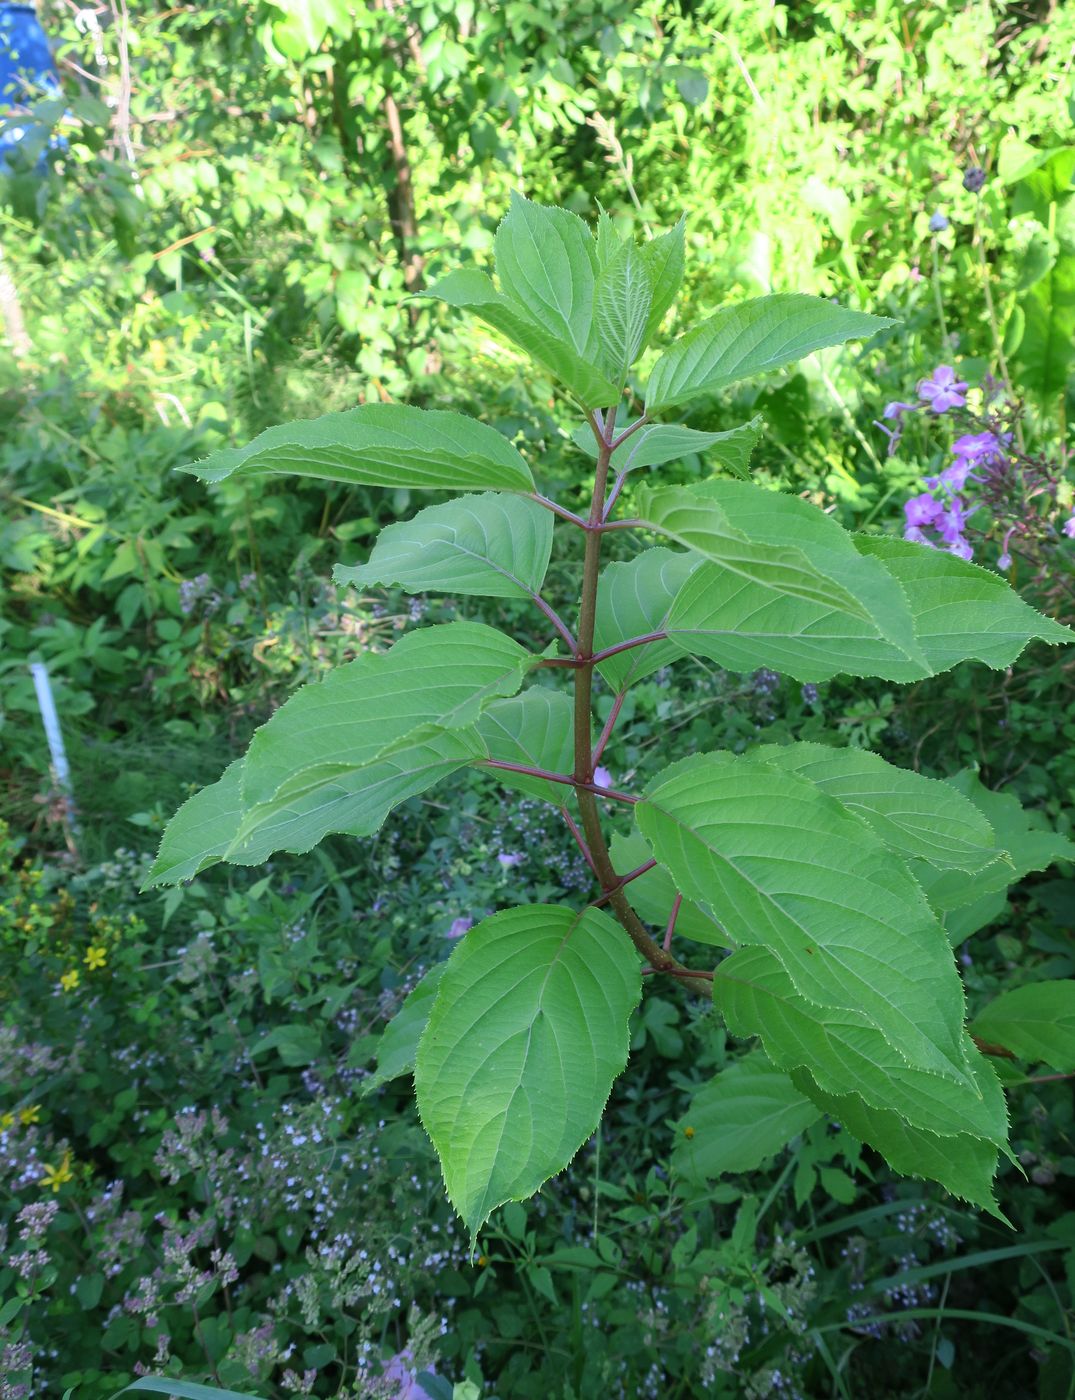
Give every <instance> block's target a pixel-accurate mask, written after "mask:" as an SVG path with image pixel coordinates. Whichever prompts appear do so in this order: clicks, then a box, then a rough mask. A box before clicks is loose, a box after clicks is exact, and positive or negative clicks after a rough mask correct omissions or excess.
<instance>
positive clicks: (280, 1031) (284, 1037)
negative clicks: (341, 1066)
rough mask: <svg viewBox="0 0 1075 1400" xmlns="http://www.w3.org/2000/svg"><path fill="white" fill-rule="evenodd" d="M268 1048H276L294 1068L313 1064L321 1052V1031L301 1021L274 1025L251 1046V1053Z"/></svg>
mask: <svg viewBox="0 0 1075 1400" xmlns="http://www.w3.org/2000/svg"><path fill="white" fill-rule="evenodd" d="M266 1050H275V1051H276V1052H277V1053H278V1054H279V1056H280V1058H281V1060H283V1062H284V1064H285V1065H291V1066H292V1067H293V1068H297V1067H298V1066H299V1065H308V1064H311V1063H312V1062H313V1061H314V1060H316V1059H317V1057H318V1056H319V1055H320V1054H321V1031H320V1030H319V1029H318V1028H317V1027H316V1026H306V1025H303V1024H301V1023H300V1022H295V1023H293V1024H291V1025H285V1026H274V1027H273V1029H272V1030H271V1031H269V1033H268V1034H267V1035H263V1036H262V1037H261V1039H260V1040H258V1041H257V1042H256V1043H255V1044H254V1045H253V1046H251V1049H250V1053H251V1055H262V1054H264V1052H265V1051H266Z"/></svg>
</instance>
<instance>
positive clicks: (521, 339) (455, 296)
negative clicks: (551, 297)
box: [422, 269, 620, 485]
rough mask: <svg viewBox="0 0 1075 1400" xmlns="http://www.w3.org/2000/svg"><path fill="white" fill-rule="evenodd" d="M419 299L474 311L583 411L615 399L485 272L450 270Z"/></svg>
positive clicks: (599, 376) (600, 378)
mask: <svg viewBox="0 0 1075 1400" xmlns="http://www.w3.org/2000/svg"><path fill="white" fill-rule="evenodd" d="M422 295H423V296H427V297H433V298H435V299H436V300H438V301H443V302H445V303H446V304H447V305H449V306H457V307H459V308H460V309H461V310H464V311H471V312H473V314H474V315H475V316H477V317H479V318H480V319H481V320H483V321H484V322H485V323H486V324H487V325H490V326H493V327H494V328H495V329H496V330H498V331H500V333H501V334H502V335H504V336H506V337H507V338H508V340H510V341H511V342H512V344H514V345H517V346H518V347H519V349H520V350H523V351H525V352H526V354H527V355H529V356H530V358H531V359H532V360H534V361H536V362H537V363H538V364H539V365H542V366H544V368H545V369H547V370H548V371H549V372H550V373H551V374H552V375H554V376H555V377H556V378H557V379H558V380H559V381H560V382H561V384H563V385H565V386H566V388H568V389H570V391H571V392H572V393H573V394H574V395H575V397H576V398H577V399H578V401H579V402H580V403H581V404H582V406H583V407H584V408H604V407H606V406H607V405H610V404H614V403H616V401H617V399H618V398H619V394H620V391H619V388H618V386H617V385H615V384H613V383H612V382H611V380H609V379H608V378H607V376H605V375H604V374H603V373H602V372H601V371H600V370H598V369H595V368H594V366H593V365H591V364H588V363H587V361H586V360H585V359H584V358H583V356H582V355H580V354H579V353H578V351H577V350H575V349H574V348H573V347H572V346H571V345H570V344H569V343H568V342H567V341H564V340H562V339H559V338H558V337H557V336H556V335H555V334H554V333H553V332H552V331H551V330H549V329H548V328H547V327H546V326H544V325H541V324H539V323H538V322H537V321H535V320H534V319H533V318H532V317H531V316H530V315H529V314H528V313H527V312H526V311H524V310H523V308H522V307H521V306H518V305H516V303H515V302H513V301H510V300H509V299H508V298H507V297H504V296H501V295H500V293H499V292H498V291H497V290H496V288H495V287H494V286H493V281H492V278H491V277H489V276H488V275H487V274H486V273H484V272H478V271H475V270H471V269H465V270H462V271H459V272H451V273H449V274H448V276H447V277H442V278H441V280H440V281H439V282H437V283H436V284H435V286H433V287H430V289H429V291H427V292H423V293H422ZM481 484H483V485H484V484H487V483H481Z"/></svg>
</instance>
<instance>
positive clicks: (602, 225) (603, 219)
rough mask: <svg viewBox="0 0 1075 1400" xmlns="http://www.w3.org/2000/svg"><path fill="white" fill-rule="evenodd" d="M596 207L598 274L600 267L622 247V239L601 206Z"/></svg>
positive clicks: (604, 265)
mask: <svg viewBox="0 0 1075 1400" xmlns="http://www.w3.org/2000/svg"><path fill="white" fill-rule="evenodd" d="M597 207H598V214H597V249H596V253H597V271H598V274H599V275H600V273H601V271H602V269H604V268H606V267H607V266H608V265H609V263H610V262H611V261H612V259H613V258H614V257H615V256H616V254H617V253H618V252H619V250H620V249H621V248H622V247H623V240H622V239H621V238H620V236H619V234H618V233H617V232H616V226H615V224H614V223H613V222H612V220H611V219H610V218H609V216H608V215H607V214H606V213H605V211H604V210H603V209H602V208H601V206H600V205H598V206H597Z"/></svg>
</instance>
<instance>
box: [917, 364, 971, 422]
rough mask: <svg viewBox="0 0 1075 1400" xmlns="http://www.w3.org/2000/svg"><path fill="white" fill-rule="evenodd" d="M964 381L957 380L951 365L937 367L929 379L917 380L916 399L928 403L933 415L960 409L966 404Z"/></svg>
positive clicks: (965, 384)
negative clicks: (951, 409)
mask: <svg viewBox="0 0 1075 1400" xmlns="http://www.w3.org/2000/svg"><path fill="white" fill-rule="evenodd" d="M966 388H967V383H966V380H963V379H957V378H956V372H955V370H954V369H953V368H952V366H951V365H938V366H937V368H936V369H935V370H934V371H933V374H932V375H931V376H930V378H929V379H922V380H919V384H918V397H919V398H920V399H921V400H922V402H923V403H928V404H929V406H930V410H931V411H932V412H933V413H947V412H948V410H949V409H950V408H962V407H963V405H964V404H965V403H966V402H967V400H966V398H965V397H964V391H965V390H966Z"/></svg>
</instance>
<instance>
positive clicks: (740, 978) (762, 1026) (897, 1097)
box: [713, 944, 1007, 1146]
mask: <svg viewBox="0 0 1075 1400" xmlns="http://www.w3.org/2000/svg"><path fill="white" fill-rule="evenodd" d="M949 962H951V956H950V955H949ZM713 1001H714V1004H715V1005H716V1006H717V1007H719V1009H720V1011H721V1012H722V1014H723V1016H724V1019H725V1020H726V1021H727V1023H728V1028H729V1030H730V1031H731V1032H732V1034H733V1035H736V1036H740V1037H746V1036H753V1035H756V1036H759V1037H760V1039H761V1042H762V1045H763V1046H764V1047H765V1053H766V1054H767V1055H768V1057H769V1059H770V1060H771V1061H772V1063H773V1064H774V1065H775V1066H776V1067H777V1068H778V1069H782V1070H786V1071H787V1072H788V1073H792V1072H795V1071H799V1070H808V1071H809V1073H810V1075H811V1076H812V1078H813V1080H814V1082H815V1083H816V1085H817V1086H818V1088H819V1089H820V1090H821V1091H823V1092H824V1093H827V1094H836V1095H857V1096H858V1098H859V1099H860V1100H861V1101H862V1102H863V1103H864V1104H868V1105H869V1106H871V1107H872V1108H878V1109H884V1110H886V1111H889V1110H890V1111H892V1112H893V1113H897V1114H899V1115H900V1117H901V1118H903V1119H904V1120H905V1121H907V1122H908V1123H911V1124H913V1125H914V1126H915V1127H916V1128H921V1129H923V1130H925V1131H927V1132H932V1133H935V1134H937V1135H938V1136H940V1137H947V1136H950V1135H956V1134H959V1133H966V1134H969V1135H970V1136H972V1137H977V1138H981V1139H983V1140H984V1141H988V1142H992V1143H994V1144H995V1145H998V1146H999V1145H1001V1144H1003V1143H1004V1142H1005V1141H1006V1137H1007V1115H1006V1110H1005V1104H1004V1095H1003V1093H1002V1092H1001V1089H1000V1086H999V1084H998V1083H997V1082H996V1076H995V1075H993V1074H992V1071H991V1070H990V1071H989V1072H988V1073H986V1072H985V1070H982V1066H981V1065H980V1064H979V1061H981V1058H982V1057H981V1055H980V1054H979V1053H978V1050H977V1049H976V1048H975V1046H974V1044H973V1042H972V1041H971V1040H970V1039H969V1038H968V1037H967V1035H966V1033H965V1032H964V1031H963V1030H962V1028H961V1029H960V1037H959V1039H960V1050H961V1053H962V1055H963V1057H964V1059H965V1062H966V1065H967V1073H966V1076H965V1078H964V1079H963V1080H961V1081H959V1082H956V1081H954V1080H952V1079H947V1078H944V1077H942V1076H941V1075H938V1074H935V1073H933V1072H932V1069H931V1068H930V1067H928V1066H926V1067H923V1066H922V1065H915V1064H912V1063H911V1062H910V1060H909V1059H908V1057H907V1056H906V1055H905V1054H903V1053H902V1049H901V1047H900V1046H899V1045H893V1044H892V1043H891V1041H890V1040H886V1038H885V1036H884V1035H883V1034H882V1032H880V1031H879V1030H878V1029H877V1028H876V1026H875V1025H873V1024H871V1018H870V1016H869V1014H868V1013H867V1012H865V1011H863V1012H858V1011H856V1010H855V1009H854V1008H848V1007H844V1006H826V1005H824V1004H821V1003H819V1002H816V1001H812V1000H808V999H807V998H806V997H804V996H802V995H801V994H799V993H798V992H797V991H796V989H795V987H794V986H793V984H792V980H791V978H790V976H789V975H788V973H787V972H786V971H785V969H784V967H783V966H782V965H781V963H780V961H779V959H778V957H777V956H776V954H775V953H773V952H772V951H771V950H770V949H769V948H767V947H764V946H762V945H760V944H759V945H757V946H755V947H753V948H743V949H740V951H739V952H737V953H733V954H732V956H731V957H730V958H725V959H724V961H723V962H721V963H720V964H719V965H718V966H717V968H716V970H715V975H714V979H713ZM985 1068H986V1070H988V1065H987V1066H986V1067H985Z"/></svg>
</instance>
